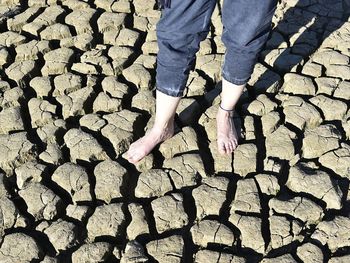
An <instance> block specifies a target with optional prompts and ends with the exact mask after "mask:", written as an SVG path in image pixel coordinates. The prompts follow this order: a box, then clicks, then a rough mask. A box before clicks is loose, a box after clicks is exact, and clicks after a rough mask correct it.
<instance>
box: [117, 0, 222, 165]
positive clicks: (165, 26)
mask: <svg viewBox="0 0 350 263" xmlns="http://www.w3.org/2000/svg"><path fill="white" fill-rule="evenodd" d="M215 3H216V0H187V1H183V0H172V1H171V8H165V9H163V10H162V17H161V19H160V20H159V22H158V23H157V43H158V47H159V51H158V54H157V74H156V82H157V83H156V84H157V85H156V117H155V121H154V125H153V127H152V128H151V129H150V131H149V132H147V133H146V135H145V136H143V137H142V138H140V139H139V140H137V141H136V142H134V143H132V144H131V145H130V148H129V150H128V151H127V153H126V156H125V157H126V158H127V160H128V161H129V162H131V163H136V162H138V161H139V160H141V159H142V158H143V157H145V156H146V155H147V154H148V153H149V152H151V151H152V149H153V148H154V147H155V146H156V145H157V144H158V143H160V142H162V141H164V140H166V139H168V138H170V137H172V136H173V134H174V116H175V112H176V108H177V106H178V104H179V101H180V98H181V97H182V96H183V91H184V88H185V86H186V82H187V79H188V74H189V71H190V68H191V65H192V63H193V61H194V58H195V54H196V52H197V51H198V49H199V43H200V41H201V40H203V39H205V37H206V36H207V34H208V32H209V24H210V18H211V14H212V12H213V9H214V7H215ZM123 156H124V155H123Z"/></svg>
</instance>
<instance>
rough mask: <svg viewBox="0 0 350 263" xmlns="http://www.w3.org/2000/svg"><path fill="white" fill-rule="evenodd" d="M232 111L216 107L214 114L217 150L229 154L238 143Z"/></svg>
mask: <svg viewBox="0 0 350 263" xmlns="http://www.w3.org/2000/svg"><path fill="white" fill-rule="evenodd" d="M232 116H233V112H227V111H224V110H222V109H221V108H220V107H219V108H218V112H217V114H216V125H217V143H218V151H219V153H221V154H230V153H232V152H233V151H234V149H236V147H237V145H238V136H237V131H236V128H235V125H234V123H233V118H232Z"/></svg>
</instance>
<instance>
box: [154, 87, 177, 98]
mask: <svg viewBox="0 0 350 263" xmlns="http://www.w3.org/2000/svg"><path fill="white" fill-rule="evenodd" d="M156 90H158V91H160V92H162V93H164V94H166V95H169V96H172V97H182V96H183V92H174V91H171V90H167V89H162V88H159V87H158V86H156Z"/></svg>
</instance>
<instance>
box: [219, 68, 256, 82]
mask: <svg viewBox="0 0 350 263" xmlns="http://www.w3.org/2000/svg"><path fill="white" fill-rule="evenodd" d="M221 75H222V77H223V78H224V79H225V80H227V81H228V82H231V83H232V84H235V85H243V84H246V83H247V82H248V80H249V79H250V77H248V78H244V79H238V78H232V77H229V76H228V75H227V73H225V72H224V71H222V74H221Z"/></svg>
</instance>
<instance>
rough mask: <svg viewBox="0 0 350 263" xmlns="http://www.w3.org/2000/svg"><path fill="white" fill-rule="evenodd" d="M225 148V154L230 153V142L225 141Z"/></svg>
mask: <svg viewBox="0 0 350 263" xmlns="http://www.w3.org/2000/svg"><path fill="white" fill-rule="evenodd" d="M225 148H226V154H230V153H231V152H232V150H231V144H230V142H227V143H226V145H225Z"/></svg>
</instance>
